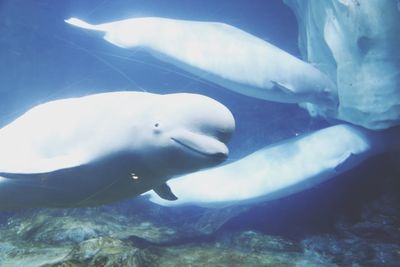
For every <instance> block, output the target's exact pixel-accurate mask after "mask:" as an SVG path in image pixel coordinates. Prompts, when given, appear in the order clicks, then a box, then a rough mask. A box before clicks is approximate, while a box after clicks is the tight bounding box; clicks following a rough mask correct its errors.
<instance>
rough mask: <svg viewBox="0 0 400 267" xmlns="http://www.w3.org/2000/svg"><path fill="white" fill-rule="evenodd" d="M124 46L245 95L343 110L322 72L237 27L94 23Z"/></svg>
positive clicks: (156, 22) (153, 20) (106, 36)
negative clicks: (150, 54)
mask: <svg viewBox="0 0 400 267" xmlns="http://www.w3.org/2000/svg"><path fill="white" fill-rule="evenodd" d="M65 21H66V22H67V23H69V24H71V25H74V26H77V27H81V28H84V29H89V30H94V31H101V32H104V39H105V40H107V41H108V42H110V43H112V44H114V45H116V46H118V47H121V48H128V49H134V48H137V47H141V48H145V49H147V50H148V51H149V52H150V53H152V54H153V55H154V56H155V57H157V58H159V59H160V60H163V61H167V62H169V63H172V64H174V65H176V66H178V67H180V68H182V69H184V70H186V71H188V72H190V73H193V74H195V75H198V76H200V77H203V78H204V79H206V80H209V81H211V82H214V83H216V84H218V85H221V86H223V87H225V88H228V89H231V90H233V91H236V92H239V93H241V94H244V95H248V96H252V97H256V98H261V99H265V100H272V101H277V102H285V103H298V102H311V103H314V104H318V105H323V106H324V107H325V108H326V109H327V113H328V112H329V110H336V108H337V93H336V87H335V84H334V83H333V82H332V81H331V80H330V79H329V78H328V77H327V76H326V75H325V74H323V73H322V72H320V71H319V70H318V69H316V68H315V67H314V66H312V65H311V64H309V63H306V62H304V61H302V60H300V59H298V58H296V57H294V56H292V55H290V54H289V53H287V52H285V51H283V50H282V49H280V48H278V47H276V46H274V45H272V44H270V43H268V42H266V41H264V40H262V39H260V38H257V37H256V36H253V35H251V34H249V33H247V32H245V31H242V30H240V29H238V28H235V27H233V26H230V25H227V24H224V23H216V22H198V21H184V20H176V19H167V18H157V17H149V18H132V19H125V20H120V21H115V22H109V23H103V24H97V25H92V24H89V23H87V22H85V21H83V20H80V19H77V18H70V19H67V20H65Z"/></svg>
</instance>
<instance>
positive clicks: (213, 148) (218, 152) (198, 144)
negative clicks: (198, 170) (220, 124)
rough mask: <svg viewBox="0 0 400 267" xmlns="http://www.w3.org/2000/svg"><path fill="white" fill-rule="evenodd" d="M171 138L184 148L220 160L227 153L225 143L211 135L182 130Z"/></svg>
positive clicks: (225, 156) (223, 158)
mask: <svg viewBox="0 0 400 267" xmlns="http://www.w3.org/2000/svg"><path fill="white" fill-rule="evenodd" d="M171 140H172V141H174V142H175V143H177V144H178V145H179V146H181V147H184V148H185V149H186V150H189V151H191V152H194V153H196V154H199V155H202V156H205V157H210V158H215V159H217V160H220V161H224V160H225V159H226V158H227V157H228V154H229V150H228V147H227V146H226V145H225V143H223V142H221V141H219V140H218V139H217V138H214V137H212V136H207V135H202V134H198V133H193V132H190V131H184V132H182V133H181V134H179V136H175V137H171Z"/></svg>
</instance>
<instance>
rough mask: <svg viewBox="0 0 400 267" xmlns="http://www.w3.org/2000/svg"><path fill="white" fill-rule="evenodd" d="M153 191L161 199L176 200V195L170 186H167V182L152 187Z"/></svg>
mask: <svg viewBox="0 0 400 267" xmlns="http://www.w3.org/2000/svg"><path fill="white" fill-rule="evenodd" d="M153 191H154V192H155V193H156V194H157V195H158V196H159V197H161V198H162V199H165V200H171V201H173V200H177V199H178V197H177V196H175V195H174V193H172V190H171V188H170V187H169V185H168V184H167V183H163V184H162V185H160V186H158V187H155V188H153Z"/></svg>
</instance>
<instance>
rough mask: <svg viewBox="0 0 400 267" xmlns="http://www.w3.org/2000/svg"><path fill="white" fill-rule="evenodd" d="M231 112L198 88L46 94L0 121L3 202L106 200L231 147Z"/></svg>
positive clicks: (16, 205) (198, 165)
mask: <svg viewBox="0 0 400 267" xmlns="http://www.w3.org/2000/svg"><path fill="white" fill-rule="evenodd" d="M234 128H235V121H234V118H233V115H232V113H231V112H230V111H229V110H228V109H227V108H226V107H225V106H224V105H222V104H221V103H219V102H217V101H215V100H213V99H211V98H209V97H206V96H203V95H198V94H188V93H176V94H167V95H159V94H151V93H145V92H111V93H100V94H94V95H89V96H84V97H77V98H69V99H61V100H55V101H51V102H47V103H44V104H41V105H38V106H36V107H33V108H32V109H30V110H28V111H27V112H26V113H25V114H23V115H22V116H20V117H19V118H17V119H15V120H14V121H12V122H11V123H9V124H8V125H6V126H4V127H3V128H1V129H0V210H12V209H20V208H31V207H80V206H94V205H101V204H106V203H110V202H114V201H118V200H121V199H125V198H129V197H133V196H136V195H139V194H141V193H143V192H146V191H148V190H151V189H153V190H154V191H155V192H157V194H158V195H159V196H160V197H162V198H164V199H168V200H175V199H176V198H177V197H176V196H175V195H174V194H173V192H172V191H173V189H172V191H171V188H169V186H168V185H167V184H166V181H167V180H168V179H170V178H172V177H175V176H178V175H183V174H186V173H189V172H193V171H197V170H200V169H204V168H208V167H212V166H215V165H217V164H219V163H222V162H223V161H224V160H225V159H226V157H227V155H228V148H227V142H228V141H229V139H230V137H231V134H232V132H233V131H234Z"/></svg>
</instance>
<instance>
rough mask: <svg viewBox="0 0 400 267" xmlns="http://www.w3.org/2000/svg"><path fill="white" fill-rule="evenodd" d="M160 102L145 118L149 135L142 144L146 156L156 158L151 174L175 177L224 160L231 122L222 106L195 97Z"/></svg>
mask: <svg viewBox="0 0 400 267" xmlns="http://www.w3.org/2000/svg"><path fill="white" fill-rule="evenodd" d="M160 99H162V101H160V102H159V101H155V102H154V103H153V105H154V106H153V109H152V110H151V111H150V112H149V113H148V114H147V115H146V117H147V119H146V120H147V121H150V122H151V123H149V125H147V127H150V128H149V129H148V131H151V134H150V135H147V137H149V139H148V140H143V142H145V143H147V146H148V148H147V149H146V150H147V151H149V154H152V152H151V151H154V153H155V154H157V156H156V155H154V154H153V155H151V158H152V161H153V164H154V163H155V162H156V161H157V164H154V165H155V166H158V168H157V169H154V170H153V171H154V172H156V173H157V172H161V173H163V175H165V173H169V174H170V175H171V176H175V175H179V174H181V173H187V172H192V171H194V170H198V169H203V168H207V167H212V166H214V165H217V164H219V163H221V162H223V161H224V160H225V159H226V158H227V157H228V153H229V150H228V147H227V143H228V141H229V139H230V137H231V135H232V133H233V131H234V129H235V121H234V118H233V115H232V113H231V112H230V111H229V110H228V109H227V108H226V107H225V106H224V105H222V104H221V103H219V102H217V101H215V100H213V99H211V98H209V97H206V96H203V95H198V94H187V93H179V94H169V95H163V96H162V98H160ZM142 145H143V144H142ZM161 173H160V174H161Z"/></svg>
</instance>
